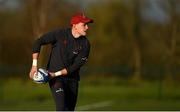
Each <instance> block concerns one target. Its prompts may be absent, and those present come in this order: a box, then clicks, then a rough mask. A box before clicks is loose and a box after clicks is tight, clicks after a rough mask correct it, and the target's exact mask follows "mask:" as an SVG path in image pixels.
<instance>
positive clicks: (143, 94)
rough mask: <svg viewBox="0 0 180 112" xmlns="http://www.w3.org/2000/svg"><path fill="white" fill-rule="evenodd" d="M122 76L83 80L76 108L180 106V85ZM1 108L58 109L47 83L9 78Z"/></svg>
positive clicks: (1, 87)
mask: <svg viewBox="0 0 180 112" xmlns="http://www.w3.org/2000/svg"><path fill="white" fill-rule="evenodd" d="M161 85H162V87H159V86H160V84H159V82H139V83H130V82H128V81H120V80H118V79H108V81H107V80H99V79H96V80H89V79H88V80H87V78H86V79H82V80H81V82H80V88H79V96H78V104H77V108H76V110H180V85H178V84H166V83H162V84H161ZM0 110H55V105H54V102H53V99H52V97H51V93H50V91H49V87H48V85H47V84H45V85H44V84H35V83H33V82H32V81H30V80H22V79H18V78H15V79H9V80H7V81H6V82H3V81H1V84H0Z"/></svg>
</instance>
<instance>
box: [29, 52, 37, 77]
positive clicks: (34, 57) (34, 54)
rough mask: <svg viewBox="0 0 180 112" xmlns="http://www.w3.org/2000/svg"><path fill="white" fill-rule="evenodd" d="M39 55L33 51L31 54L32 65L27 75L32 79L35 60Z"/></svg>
mask: <svg viewBox="0 0 180 112" xmlns="http://www.w3.org/2000/svg"><path fill="white" fill-rule="evenodd" d="M38 57H39V53H33V54H32V60H33V62H32V67H31V71H30V73H29V77H30V78H31V79H32V78H33V76H34V74H35V73H36V72H37V60H38Z"/></svg>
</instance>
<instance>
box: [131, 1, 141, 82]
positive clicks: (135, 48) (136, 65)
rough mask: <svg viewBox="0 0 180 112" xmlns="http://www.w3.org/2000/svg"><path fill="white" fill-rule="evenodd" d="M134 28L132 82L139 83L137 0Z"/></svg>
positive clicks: (138, 11)
mask: <svg viewBox="0 0 180 112" xmlns="http://www.w3.org/2000/svg"><path fill="white" fill-rule="evenodd" d="M133 3H134V14H135V15H134V17H135V18H134V19H135V22H134V27H133V33H134V35H133V36H134V37H132V38H133V39H132V41H133V45H132V47H133V57H134V58H133V60H134V61H133V63H134V64H133V66H134V67H133V68H134V73H133V77H132V79H133V80H134V81H139V80H141V50H140V43H139V41H140V38H141V35H140V32H141V28H140V27H141V22H140V9H139V8H140V1H139V0H134V1H133Z"/></svg>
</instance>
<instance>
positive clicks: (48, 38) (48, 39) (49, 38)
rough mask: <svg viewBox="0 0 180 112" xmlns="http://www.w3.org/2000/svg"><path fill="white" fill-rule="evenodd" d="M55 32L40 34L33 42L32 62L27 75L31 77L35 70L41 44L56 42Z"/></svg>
mask: <svg viewBox="0 0 180 112" xmlns="http://www.w3.org/2000/svg"><path fill="white" fill-rule="evenodd" d="M55 33H56V32H49V33H47V34H45V35H43V36H41V37H40V38H38V39H37V40H36V41H35V43H34V44H33V53H32V61H33V62H32V67H31V70H30V73H29V77H30V78H31V79H32V78H33V76H34V74H35V73H36V72H37V63H38V57H39V53H40V49H41V46H42V45H46V44H50V43H51V44H52V43H54V42H56V40H57V39H56V36H55Z"/></svg>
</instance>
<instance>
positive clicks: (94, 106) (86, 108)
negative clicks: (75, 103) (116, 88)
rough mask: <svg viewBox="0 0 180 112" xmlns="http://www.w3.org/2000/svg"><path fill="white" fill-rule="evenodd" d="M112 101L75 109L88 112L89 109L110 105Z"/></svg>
mask: <svg viewBox="0 0 180 112" xmlns="http://www.w3.org/2000/svg"><path fill="white" fill-rule="evenodd" d="M112 103H113V102H112V101H104V102H98V103H93V104H88V105H84V106H79V107H77V110H89V109H95V108H101V107H106V106H110V105H112Z"/></svg>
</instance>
